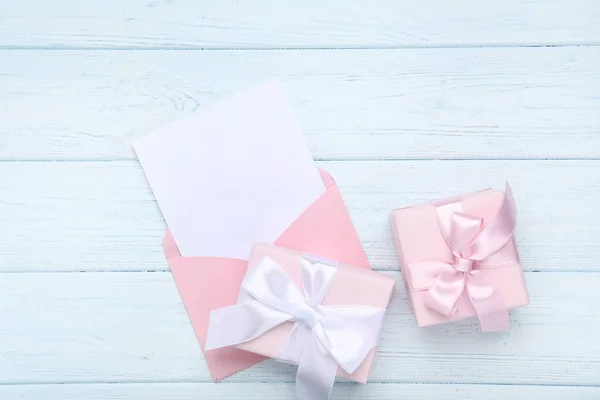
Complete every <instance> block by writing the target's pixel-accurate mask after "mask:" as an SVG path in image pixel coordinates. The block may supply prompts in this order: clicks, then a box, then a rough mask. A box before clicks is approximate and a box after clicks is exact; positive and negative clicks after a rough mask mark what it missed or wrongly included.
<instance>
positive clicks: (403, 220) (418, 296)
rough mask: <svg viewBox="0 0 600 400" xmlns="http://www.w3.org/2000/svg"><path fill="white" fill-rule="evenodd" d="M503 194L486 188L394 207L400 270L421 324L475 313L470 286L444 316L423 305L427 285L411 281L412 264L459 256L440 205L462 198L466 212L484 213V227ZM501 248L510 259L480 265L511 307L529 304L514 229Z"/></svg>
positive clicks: (471, 315) (463, 209) (495, 288)
mask: <svg viewBox="0 0 600 400" xmlns="http://www.w3.org/2000/svg"><path fill="white" fill-rule="evenodd" d="M504 196H505V192H504V191H502V190H496V189H488V190H484V191H481V192H477V193H471V194H467V195H463V196H458V197H453V198H448V199H445V200H441V201H438V202H435V203H427V204H422V205H417V206H413V207H407V208H402V209H398V210H394V211H392V213H391V223H392V231H393V234H394V242H395V245H396V250H397V252H398V258H399V261H400V268H401V269H402V276H403V278H404V283H405V285H406V289H407V292H408V297H409V299H410V302H411V305H412V309H413V312H414V314H415V318H416V319H417V323H418V325H419V326H420V327H425V326H430V325H437V324H442V323H446V322H451V321H456V320H462V319H467V318H473V317H477V314H476V312H475V309H474V307H473V305H472V303H471V302H470V300H469V298H468V296H467V294H466V290H465V291H463V293H462V295H461V296H460V298H459V299H458V301H457V302H456V308H455V311H454V313H453V314H451V315H449V316H446V315H443V314H440V313H438V312H436V311H433V310H431V309H429V308H428V307H427V306H426V305H425V297H426V296H427V293H428V292H427V290H417V289H416V288H414V287H413V285H412V284H411V282H412V279H411V272H410V270H409V268H408V265H409V264H418V263H423V262H429V261H442V262H446V263H448V264H452V263H453V262H454V260H455V256H454V254H453V253H452V250H451V249H450V247H449V246H448V244H447V242H446V239H445V238H444V236H443V234H442V231H441V229H440V223H439V221H438V212H437V208H436V206H437V205H447V204H450V203H455V202H456V203H460V205H461V206H462V213H464V214H466V215H469V216H472V217H479V218H482V219H483V225H482V229H485V227H486V226H487V225H488V224H489V223H491V222H493V221H494V219H495V217H496V215H497V214H498V210H499V209H500V207H501V206H502V204H503V202H504ZM501 250H502V252H503V253H504V254H510V255H511V257H512V260H511V262H510V263H509V264H507V265H502V266H499V267H495V268H487V267H486V268H482V269H480V271H481V272H482V273H483V274H484V277H485V279H486V280H487V281H488V282H489V283H491V285H492V286H493V288H494V290H496V291H497V292H498V293H499V294H500V295H501V296H502V299H503V301H504V304H505V305H506V307H507V308H508V309H511V308H516V307H522V306H526V305H527V304H529V296H528V294H527V288H526V287H525V281H524V278H523V271H522V268H521V263H520V260H519V255H518V251H517V247H516V244H515V240H514V236H512V235H511V237H510V239H509V240H508V242H506V244H505V245H504V247H503V248H501ZM415 267H417V266H416V265H413V268H415ZM475 268H476V267H475Z"/></svg>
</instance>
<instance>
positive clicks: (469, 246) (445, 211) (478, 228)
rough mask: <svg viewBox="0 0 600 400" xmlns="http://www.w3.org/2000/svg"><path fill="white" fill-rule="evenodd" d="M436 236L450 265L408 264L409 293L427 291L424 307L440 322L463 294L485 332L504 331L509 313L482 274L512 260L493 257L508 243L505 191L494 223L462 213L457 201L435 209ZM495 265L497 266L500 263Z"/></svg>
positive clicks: (510, 225) (509, 206)
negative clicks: (439, 316) (451, 257)
mask: <svg viewBox="0 0 600 400" xmlns="http://www.w3.org/2000/svg"><path fill="white" fill-rule="evenodd" d="M436 211H437V214H438V222H439V227H440V232H441V233H442V236H443V237H444V240H445V241H446V244H447V245H448V248H449V249H450V250H451V252H452V254H453V255H454V261H453V262H452V263H448V262H446V261H440V260H434V261H426V262H419V263H409V264H408V265H407V268H408V270H409V276H410V284H411V287H412V290H416V291H420V290H426V291H427V295H426V296H425V298H424V304H425V306H426V307H427V308H429V309H431V310H433V311H435V312H438V313H440V314H442V315H445V316H451V315H453V314H455V313H456V311H457V305H456V304H457V302H458V300H459V298H460V297H461V296H462V295H463V294H464V293H465V292H466V295H467V297H468V298H469V301H470V302H471V304H472V305H473V308H474V309H475V312H476V314H477V317H478V318H479V321H480V323H481V328H482V330H484V331H499V330H507V329H508V326H509V321H508V309H507V307H506V305H505V303H504V300H503V299H502V296H501V295H500V293H498V291H496V290H495V288H494V286H493V285H492V284H491V283H490V282H489V281H488V280H487V279H486V277H485V273H483V270H484V269H486V268H500V267H505V266H509V265H514V263H515V261H516V260H515V258H514V257H506V255H505V254H500V255H498V254H496V253H498V252H499V251H500V250H501V249H502V248H503V247H504V246H505V245H506V243H507V242H508V241H509V240H510V239H511V238H512V235H513V232H514V228H515V224H516V207H515V203H514V199H513V196H512V192H511V190H510V186H508V184H507V185H506V189H505V191H504V198H503V201H502V204H501V205H500V207H499V210H498V213H497V214H496V216H495V218H494V219H492V220H490V221H486V222H487V223H486V224H485V227H484V221H483V219H482V218H479V217H474V216H471V215H467V214H465V213H463V210H462V204H461V202H460V201H458V202H451V203H446V204H442V205H438V206H436ZM499 261H500V262H499Z"/></svg>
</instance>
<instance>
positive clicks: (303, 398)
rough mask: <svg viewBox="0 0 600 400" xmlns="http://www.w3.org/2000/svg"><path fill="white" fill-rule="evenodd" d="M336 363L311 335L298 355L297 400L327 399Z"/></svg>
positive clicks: (332, 382) (335, 370) (335, 371)
mask: <svg viewBox="0 0 600 400" xmlns="http://www.w3.org/2000/svg"><path fill="white" fill-rule="evenodd" d="M337 369H338V364H337V362H336V361H335V359H334V358H333V357H332V356H331V355H330V354H329V352H328V351H327V349H325V347H324V346H323V345H322V344H321V343H320V341H319V339H318V338H317V336H316V335H311V337H310V339H309V340H308V341H307V342H306V346H305V347H304V349H303V351H302V355H301V356H300V362H299V363H298V373H297V374H296V399H297V400H328V399H329V396H330V395H331V390H332V389H333V384H334V382H335V375H336V373H337Z"/></svg>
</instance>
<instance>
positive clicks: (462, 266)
mask: <svg viewBox="0 0 600 400" xmlns="http://www.w3.org/2000/svg"><path fill="white" fill-rule="evenodd" d="M452 268H454V269H455V270H456V271H459V272H465V273H469V272H471V270H472V269H473V260H469V259H468V258H461V257H456V258H455V259H454V264H452Z"/></svg>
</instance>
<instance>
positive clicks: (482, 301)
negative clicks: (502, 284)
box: [467, 271, 510, 332]
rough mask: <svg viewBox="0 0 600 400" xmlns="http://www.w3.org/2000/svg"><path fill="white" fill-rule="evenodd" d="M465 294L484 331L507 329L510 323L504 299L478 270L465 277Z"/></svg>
mask: <svg viewBox="0 0 600 400" xmlns="http://www.w3.org/2000/svg"><path fill="white" fill-rule="evenodd" d="M467 294H468V296H469V299H470V300H471V303H472V304H473V308H474V309H475V312H476V313H477V318H479V323H480V324H481V330H482V331H484V332H497V331H507V330H508V328H509V326H510V323H509V317H508V308H507V307H506V304H505V303H504V299H502V296H501V295H500V293H498V291H497V290H495V289H494V287H493V286H492V284H491V283H490V282H488V281H487V280H486V279H485V277H484V276H483V275H482V274H481V273H480V272H479V271H472V272H471V273H470V274H469V276H468V278H467Z"/></svg>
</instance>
